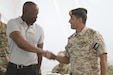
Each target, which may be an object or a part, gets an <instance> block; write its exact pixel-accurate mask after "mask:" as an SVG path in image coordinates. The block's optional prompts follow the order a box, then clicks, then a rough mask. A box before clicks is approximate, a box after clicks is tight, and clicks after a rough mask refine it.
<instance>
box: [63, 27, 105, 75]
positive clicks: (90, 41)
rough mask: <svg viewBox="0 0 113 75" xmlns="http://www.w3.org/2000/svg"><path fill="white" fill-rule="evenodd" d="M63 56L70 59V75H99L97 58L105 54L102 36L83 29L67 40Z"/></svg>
mask: <svg viewBox="0 0 113 75" xmlns="http://www.w3.org/2000/svg"><path fill="white" fill-rule="evenodd" d="M65 48H66V52H65V55H66V56H67V57H69V58H70V63H71V72H72V75H100V58H99V56H100V55H101V54H103V53H107V52H106V46H105V44H104V41H103V38H102V36H101V35H100V34H99V33H98V32H96V31H94V30H92V29H90V28H87V27H85V28H84V29H83V30H82V31H81V32H80V33H78V34H77V33H74V34H73V35H72V36H70V37H69V39H68V44H67V46H66V47H65Z"/></svg>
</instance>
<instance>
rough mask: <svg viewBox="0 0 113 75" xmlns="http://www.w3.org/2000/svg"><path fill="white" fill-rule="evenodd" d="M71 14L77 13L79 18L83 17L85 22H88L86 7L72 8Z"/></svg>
mask: <svg viewBox="0 0 113 75" xmlns="http://www.w3.org/2000/svg"><path fill="white" fill-rule="evenodd" d="M69 15H70V16H72V15H75V16H76V17H77V18H82V20H83V23H84V24H85V23H86V19H87V10H86V9H85V8H77V9H72V10H71V11H70V12H69Z"/></svg>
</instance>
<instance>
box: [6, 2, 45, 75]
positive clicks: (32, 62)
mask: <svg viewBox="0 0 113 75" xmlns="http://www.w3.org/2000/svg"><path fill="white" fill-rule="evenodd" d="M38 13H39V8H38V7H37V5H36V4H35V3H34V2H31V1H28V2H25V3H24V5H23V14H22V16H21V17H18V18H15V19H11V20H9V21H8V24H7V36H8V42H9V46H10V60H9V64H8V66H7V71H6V75H39V70H40V66H41V62H42V54H45V51H44V50H42V48H43V39H44V33H43V29H42V28H41V27H40V26H39V25H37V24H36V23H35V21H36V19H37V15H38Z"/></svg>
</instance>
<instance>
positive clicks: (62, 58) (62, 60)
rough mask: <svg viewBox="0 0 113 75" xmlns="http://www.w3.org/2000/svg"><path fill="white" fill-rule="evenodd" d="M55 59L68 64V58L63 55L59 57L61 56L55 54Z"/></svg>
mask: <svg viewBox="0 0 113 75" xmlns="http://www.w3.org/2000/svg"><path fill="white" fill-rule="evenodd" d="M55 59H56V60H57V61H59V62H60V63H64V64H68V63H69V58H68V57H66V56H64V57H61V56H56V58H55Z"/></svg>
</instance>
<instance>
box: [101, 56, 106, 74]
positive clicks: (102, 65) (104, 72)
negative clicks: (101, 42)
mask: <svg viewBox="0 0 113 75" xmlns="http://www.w3.org/2000/svg"><path fill="white" fill-rule="evenodd" d="M100 66H101V75H107V56H106V55H103V56H101V62H100Z"/></svg>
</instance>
